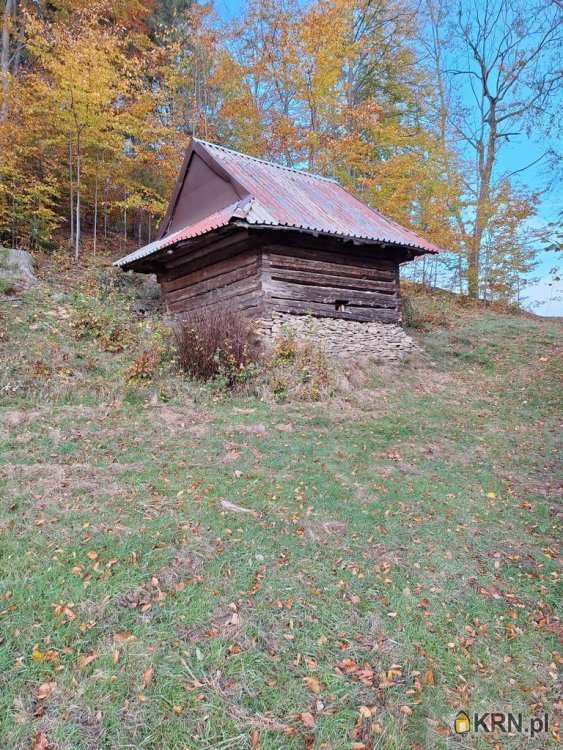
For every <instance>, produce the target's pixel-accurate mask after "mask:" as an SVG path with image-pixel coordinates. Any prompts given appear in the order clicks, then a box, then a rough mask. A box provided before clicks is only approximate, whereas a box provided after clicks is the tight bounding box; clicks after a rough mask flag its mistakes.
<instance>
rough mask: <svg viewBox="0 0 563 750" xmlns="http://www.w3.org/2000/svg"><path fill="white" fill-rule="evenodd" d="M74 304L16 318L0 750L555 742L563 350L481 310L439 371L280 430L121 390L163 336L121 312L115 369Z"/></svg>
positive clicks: (283, 419)
mask: <svg viewBox="0 0 563 750" xmlns="http://www.w3.org/2000/svg"><path fill="white" fill-rule="evenodd" d="M88 278H90V277H88ZM78 281H80V282H81V283H82V285H83V284H84V279H83V278H82V279H74V280H73V278H72V277H71V276H70V275H69V274H67V276H60V277H57V276H56V275H53V276H50V277H48V278H46V279H44V280H43V285H42V287H41V289H38V290H35V291H34V292H33V293H28V294H27V295H26V296H25V297H23V298H17V299H14V300H10V301H9V302H8V303H7V305H6V308H5V309H4V310H3V317H2V319H0V326H1V331H0V335H1V342H2V356H3V358H4V359H3V363H2V373H1V375H0V388H1V389H2V390H1V396H0V398H1V404H2V405H1V408H0V453H1V459H0V461H1V465H0V481H1V482H2V499H1V502H0V531H1V538H0V570H1V571H2V582H1V584H0V586H1V588H0V668H1V669H0V747H1V748H7V749H9V750H28V748H30V747H31V746H32V744H33V741H34V738H37V736H38V735H40V733H44V734H45V737H46V738H47V740H48V742H49V743H51V746H52V747H53V748H56V750H94V749H98V748H99V749H100V750H102V749H103V750H110V749H111V750H116V749H118V748H151V749H154V750H156V749H157V748H158V749H159V750H186V749H187V748H190V750H205V749H209V750H212V749H213V750H220V749H223V748H224V749H227V748H229V749H231V748H237V749H238V748H240V749H242V748H251V747H258V748H260V749H261V750H278V749H279V750H281V749H282V748H283V749H284V750H285V749H286V748H287V749H288V750H292V749H301V748H304V747H309V748H325V749H330V750H337V749H338V750H340V749H341V748H342V749H350V748H353V747H354V743H356V747H358V748H359V747H360V746H361V744H362V743H363V745H364V747H365V748H367V749H368V750H375V748H385V749H386V750H387V749H388V750H395V749H396V750H402V749H403V748H446V747H470V746H471V747H472V748H485V747H490V746H491V737H490V736H488V737H485V736H484V735H479V736H477V737H472V738H471V740H470V741H466V742H460V741H459V740H458V738H455V737H454V736H452V731H451V725H452V720H453V717H454V716H455V714H456V713H457V711H458V710H459V709H460V708H465V709H466V710H468V711H492V710H504V709H506V710H508V709H511V710H513V711H520V710H521V711H523V712H524V713H525V714H536V713H537V714H541V713H543V712H544V711H547V712H549V713H550V716H551V726H552V728H553V729H554V730H557V724H556V720H557V717H556V714H555V708H554V705H555V702H556V700H557V674H556V672H557V667H556V665H557V664H558V660H559V657H558V653H557V649H558V641H557V634H558V630H557V628H558V623H559V621H558V619H557V618H558V612H557V608H558V602H559V590H558V588H557V586H558V581H559V569H558V565H557V555H558V539H559V538H560V527H559V526H558V525H557V518H558V516H557V513H558V510H560V505H558V500H559V499H560V496H558V495H557V492H556V489H557V487H556V481H557V465H558V464H557V459H558V453H557V451H558V448H559V443H558V432H557V430H558V414H559V412H560V400H559V399H560V377H561V371H560V369H559V367H558V364H560V360H558V359H557V354H558V350H557V343H558V339H559V338H560V335H561V330H560V326H559V324H558V323H556V322H553V321H541V320H537V319H532V318H527V317H520V316H508V315H498V314H493V313H478V312H475V311H471V312H468V313H467V315H465V316H464V315H459V316H458V317H456V320H455V325H452V326H451V327H449V328H448V329H436V330H433V331H430V332H427V333H425V334H423V335H421V344H422V345H423V346H424V348H425V349H426V351H427V353H428V358H427V359H421V360H420V361H418V362H415V363H410V364H409V363H406V364H404V365H402V366H401V367H400V368H399V369H398V370H393V371H387V370H384V369H383V370H378V369H376V368H374V369H373V371H368V372H366V373H365V384H364V386H363V387H362V388H361V389H354V390H353V391H352V393H350V394H335V395H334V397H333V398H332V399H328V400H326V401H324V402H322V403H291V402H286V403H283V404H275V403H273V404H270V403H266V402H264V401H263V400H260V399H258V398H257V397H255V396H252V395H248V396H245V395H240V394H239V395H235V396H234V397H231V396H225V395H223V394H221V393H218V392H216V391H213V390H209V389H206V388H204V387H202V386H197V385H194V384H193V383H190V382H187V381H184V380H182V379H181V378H179V377H178V376H177V375H176V374H175V373H174V371H173V367H172V365H171V364H170V363H169V362H166V361H165V362H164V363H163V365H162V368H161V370H160V371H159V372H158V373H155V376H154V378H153V379H152V380H149V381H147V382H146V383H139V382H137V383H131V382H128V381H127V379H126V375H125V373H126V372H127V369H128V367H130V365H131V362H132V361H133V360H134V359H135V358H136V357H137V356H138V354H139V352H140V351H142V350H143V349H144V348H146V347H147V346H153V345H155V341H157V342H158V341H160V339H159V336H160V333H159V328H158V326H156V327H154V326H151V325H150V324H147V323H144V322H142V323H138V322H135V321H132V322H130V321H131V318H130V315H129V312H128V307H127V303H126V301H124V299H123V297H122V296H120V295H119V294H118V293H115V294H113V293H111V294H110V295H109V296H108V297H107V298H106V301H105V302H104V305H105V306H106V308H105V311H106V312H107V311H108V310H109V311H110V312H111V315H112V317H113V319H115V321H116V322H118V323H122V324H123V326H125V328H126V331H125V333H124V334H123V338H124V349H123V351H104V346H105V344H104V341H103V340H102V339H100V338H99V337H96V336H94V335H92V336H88V335H85V336H82V337H80V338H77V336H76V331H73V328H72V321H73V320H74V319H75V318H73V316H74V315H75V313H74V306H75V305H79V306H80V310H83V306H84V299H83V298H82V297H81V298H80V300H79V302H76V301H75V300H76V298H75V297H74V296H73V289H72V284H74V283H77V282H78ZM53 295H55V297H53ZM60 295H63V297H61V296H60ZM61 300H62V301H61ZM96 304H97V303H96ZM96 309H97V308H96ZM102 312H103V311H101V313H100V314H102ZM114 338H115V337H114ZM257 425H262V426H263V427H264V429H259V430H258V431H254V432H253V431H252V430H251V429H249V427H252V426H257ZM222 500H229V501H230V502H231V503H234V504H236V505H238V506H241V507H244V508H246V509H249V510H251V511H252V513H235V512H232V511H229V510H225V509H224V508H223V506H222V505H221V501H222ZM305 678H314V680H313V681H311V680H309V681H306V679H305ZM51 682H52V683H55V685H54V686H51V687H52V688H53V689H52V691H51V693H50V694H49V695H48V697H46V698H44V699H39V698H38V697H37V691H38V688H39V686H40V685H42V684H44V683H51ZM311 687H313V688H314V689H317V690H318V692H314V690H311ZM494 739H495V741H497V742H498V743H500V746H501V747H503V748H505V747H506V748H521V747H527V746H528V744H526V742H527V741H526V739H525V738H523V737H521V736H517V735H516V736H512V737H509V736H507V735H502V736H498V737H496V738H494ZM486 740H487V741H486ZM493 745H494V742H493ZM529 745H530V747H534V748H538V747H549V746H551V745H555V739H554V738H553V737H552V736H551V735H550V736H543V735H542V736H539V737H537V738H536V739H535V740H534V742H533V743H529Z"/></svg>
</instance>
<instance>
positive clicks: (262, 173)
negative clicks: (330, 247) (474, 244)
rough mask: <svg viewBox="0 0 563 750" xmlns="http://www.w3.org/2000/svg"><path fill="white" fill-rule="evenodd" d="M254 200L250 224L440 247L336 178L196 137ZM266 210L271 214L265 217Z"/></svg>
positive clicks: (432, 248) (433, 249) (425, 247)
mask: <svg viewBox="0 0 563 750" xmlns="http://www.w3.org/2000/svg"><path fill="white" fill-rule="evenodd" d="M200 143H201V144H202V145H203V146H204V148H205V150H206V151H207V152H208V153H209V154H211V155H212V156H213V158H214V159H215V160H216V161H217V162H219V164H220V165H221V166H222V167H223V168H224V169H225V170H226V171H227V172H228V173H229V174H230V175H232V176H233V177H234V178H235V179H236V180H237V181H238V182H239V183H240V184H241V185H243V186H244V187H245V188H246V189H247V190H248V192H249V194H250V195H252V196H253V198H254V199H255V200H254V202H253V205H252V207H251V210H250V211H249V213H248V215H247V217H246V221H247V222H248V223H249V224H260V225H267V226H280V227H294V228H295V229H306V230H308V231H314V232H319V233H322V234H329V235H336V236H338V237H350V238H357V239H363V240H373V241H382V242H390V243H396V244H399V245H406V246H409V247H416V248H419V249H421V250H425V251H426V252H430V253H436V252H440V248H438V247H437V246H436V245H434V244H432V243H431V242H428V241H427V240H425V239H423V238H422V237H419V236H418V235H417V234H415V233H414V232H412V231H410V230H409V229H405V228H404V227H402V226H400V224H397V223H396V222H394V221H392V220H391V219H387V218H385V216H383V215H382V214H380V213H379V212H378V211H375V210H374V209H373V208H370V207H369V206H367V205H366V204H365V203H362V202H361V201H359V200H358V199H357V198H355V197H354V196H353V195H352V194H351V193H349V192H348V191H347V190H345V189H344V188H343V187H342V186H341V185H339V184H338V182H336V181H335V180H330V179H328V178H326V177H320V176H319V175H314V174H310V173H308V172H302V171H300V170H297V169H291V168H289V167H283V166H280V165H278V164H273V163H271V162H267V161H263V160H262V159H256V158H254V157H252V156H246V155H245V154H240V153H238V152H237V151H231V150H230V149H228V148H224V147H223V146H216V145H214V144H211V143H206V142H204V141H200ZM264 210H265V211H266V212H267V214H268V215H270V216H271V217H272V218H271V219H270V220H267V219H265V218H264V216H263V211H264Z"/></svg>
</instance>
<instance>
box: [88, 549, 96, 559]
mask: <svg viewBox="0 0 563 750" xmlns="http://www.w3.org/2000/svg"><path fill="white" fill-rule="evenodd" d="M86 557H87V558H88V559H90V560H97V559H98V553H97V552H95V551H94V550H93V549H91V550H89V551H88V552H87V553H86Z"/></svg>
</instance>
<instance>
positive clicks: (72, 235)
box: [68, 141, 74, 247]
mask: <svg viewBox="0 0 563 750" xmlns="http://www.w3.org/2000/svg"><path fill="white" fill-rule="evenodd" d="M68 184H69V201H70V206H69V209H70V243H69V244H70V246H71V247H72V246H73V245H74V189H73V182H72V141H69V142H68Z"/></svg>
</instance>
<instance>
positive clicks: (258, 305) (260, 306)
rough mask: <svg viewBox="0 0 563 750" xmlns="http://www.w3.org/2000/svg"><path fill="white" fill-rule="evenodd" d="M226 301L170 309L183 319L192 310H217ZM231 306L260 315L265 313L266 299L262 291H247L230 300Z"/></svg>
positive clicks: (249, 314) (250, 313)
mask: <svg viewBox="0 0 563 750" xmlns="http://www.w3.org/2000/svg"><path fill="white" fill-rule="evenodd" d="M224 304H225V303H224V301H222V300H221V301H215V302H211V303H210V304H208V305H203V306H202V305H195V306H192V307H188V308H182V309H181V310H176V311H172V310H171V311H170V312H171V313H172V314H173V315H174V317H176V318H179V319H182V317H184V316H185V317H188V316H189V315H190V314H191V313H192V312H199V311H200V310H215V309H217V308H220V307H223V306H224ZM229 307H230V308H232V309H235V310H239V311H241V312H244V313H245V314H247V315H248V316H249V317H253V318H254V317H258V316H261V315H264V314H265V307H264V300H263V297H262V294H261V293H260V292H254V293H245V294H241V295H238V296H235V297H232V298H231V299H230V300H229Z"/></svg>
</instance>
